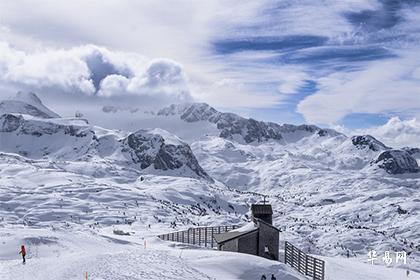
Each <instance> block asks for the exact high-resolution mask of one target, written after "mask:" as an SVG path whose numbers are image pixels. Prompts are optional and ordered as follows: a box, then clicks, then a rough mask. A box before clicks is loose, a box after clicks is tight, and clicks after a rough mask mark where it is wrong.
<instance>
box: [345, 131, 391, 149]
mask: <svg viewBox="0 0 420 280" xmlns="http://www.w3.org/2000/svg"><path fill="white" fill-rule="evenodd" d="M351 142H352V143H353V145H354V146H356V148H358V149H361V150H363V149H366V148H367V149H369V150H372V151H375V152H378V151H383V150H389V149H391V148H390V147H387V146H385V144H383V143H382V142H381V141H379V140H377V139H376V138H375V137H373V136H370V135H356V136H352V137H351Z"/></svg>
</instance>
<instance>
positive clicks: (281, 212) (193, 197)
mask: <svg viewBox="0 0 420 280" xmlns="http://www.w3.org/2000/svg"><path fill="white" fill-rule="evenodd" d="M19 95H20V97H19V98H18V99H19V100H20V101H19V104H20V105H19V106H5V105H4V106H5V107H0V108H3V109H2V110H3V111H1V114H0V182H1V186H0V197H1V203H0V214H1V217H2V219H0V226H6V225H16V224H24V225H37V226H50V225H52V224H55V225H57V226H58V227H65V228H68V227H73V226H75V225H89V226H95V227H105V226H109V225H114V226H115V225H121V224H129V225H144V224H151V225H152V227H154V226H155V225H159V227H160V230H162V231H169V230H172V228H186V227H189V226H192V225H217V224H228V223H241V222H244V221H246V220H247V218H248V216H249V206H250V204H251V203H254V202H256V201H259V200H261V199H262V198H263V196H266V197H268V199H269V201H270V202H271V203H272V204H273V207H274V210H275V218H274V223H275V225H276V226H277V227H279V228H280V229H281V230H282V233H281V239H282V240H289V241H292V242H293V243H295V244H296V245H298V246H299V247H301V248H302V249H304V250H306V251H310V252H311V253H317V254H321V255H327V256H336V255H347V254H349V255H350V256H352V257H355V258H358V259H360V260H362V261H364V260H365V259H366V253H367V251H368V250H369V249H375V250H377V251H378V252H384V251H390V250H393V251H401V250H405V251H406V252H408V253H409V254H410V256H409V259H410V261H411V262H412V263H413V264H414V265H420V252H419V250H420V236H419V234H418V233H419V232H420V219H419V217H420V207H419V205H420V201H419V197H420V172H418V171H419V167H418V163H417V160H419V158H420V153H419V151H418V149H417V148H404V149H401V150H396V149H392V148H391V147H388V146H386V145H384V144H383V143H381V142H380V140H378V139H375V138H374V137H372V136H369V135H359V136H352V137H347V136H346V135H343V134H341V133H338V132H336V131H334V130H331V129H323V128H320V127H317V126H313V125H289V124H275V123H270V122H263V121H257V120H253V119H247V118H243V117H240V116H238V115H235V114H231V113H222V112H219V111H217V110H216V109H214V108H212V107H210V106H209V105H207V104H202V103H197V104H186V105H171V106H169V107H166V108H163V109H162V110H160V111H159V112H158V113H157V114H147V115H148V116H147V118H148V119H147V120H149V121H150V123H148V124H147V123H145V124H144V127H153V128H152V129H140V130H137V131H133V132H130V131H126V132H124V131H117V130H110V129H104V128H100V127H97V126H94V125H91V124H89V122H88V121H87V120H85V119H80V118H60V117H59V116H58V115H57V114H55V113H53V112H52V111H51V110H49V109H47V108H46V107H45V106H43V105H42V102H40V101H39V99H38V98H37V97H36V96H35V95H33V94H31V95H29V96H25V95H24V94H22V93H21V94H19ZM28 98H29V99H28ZM25 100H26V101H25ZM4 102H6V103H4ZM8 102H9V103H8ZM10 102H14V101H10V100H7V101H3V102H2V103H0V104H6V105H7V104H15V103H10ZM34 108H35V109H34ZM40 112H43V113H40ZM0 257H1V255H0ZM419 267H420V266H419Z"/></svg>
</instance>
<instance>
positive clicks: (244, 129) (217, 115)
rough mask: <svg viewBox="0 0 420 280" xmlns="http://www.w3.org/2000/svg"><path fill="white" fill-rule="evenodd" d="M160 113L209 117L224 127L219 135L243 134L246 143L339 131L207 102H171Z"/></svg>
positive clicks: (187, 117) (196, 118)
mask: <svg viewBox="0 0 420 280" xmlns="http://www.w3.org/2000/svg"><path fill="white" fill-rule="evenodd" d="M158 115H159V116H174V115H175V116H176V115H179V117H180V118H181V119H182V120H184V121H186V122H198V121H208V122H210V123H214V124H216V126H217V128H218V129H219V131H220V134H219V136H220V137H222V138H225V139H230V140H238V137H239V138H241V139H242V140H243V141H244V142H245V143H252V142H257V143H259V142H265V141H268V140H277V141H282V142H285V141H286V140H285V139H284V137H283V136H284V135H283V134H287V133H303V134H305V133H307V134H315V133H317V134H318V135H319V136H326V135H332V136H335V135H338V134H339V133H338V132H336V131H334V130H331V129H321V128H319V127H317V126H314V125H300V126H296V125H290V124H284V125H279V124H276V123H272V122H263V121H257V120H254V119H251V118H250V119H246V118H243V117H240V116H238V115H236V114H232V113H221V112H219V111H217V110H216V109H214V108H213V107H211V106H209V105H208V104H205V103H193V104H185V105H170V106H169V107H166V108H163V109H162V110H160V111H159V112H158Z"/></svg>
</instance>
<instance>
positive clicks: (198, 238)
mask: <svg viewBox="0 0 420 280" xmlns="http://www.w3.org/2000/svg"><path fill="white" fill-rule="evenodd" d="M238 227H239V225H230V226H215V227H198V228H189V229H188V230H183V231H176V232H171V233H166V234H160V235H158V237H159V238H160V239H162V240H168V241H174V242H181V243H187V244H194V245H198V246H203V247H210V248H215V247H216V245H217V244H216V242H215V241H214V235H215V234H219V233H224V232H228V231H230V230H233V229H235V228H238Z"/></svg>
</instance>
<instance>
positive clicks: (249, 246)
mask: <svg viewBox="0 0 420 280" xmlns="http://www.w3.org/2000/svg"><path fill="white" fill-rule="evenodd" d="M238 252H240V253H245V254H251V255H257V254H258V231H255V232H253V233H250V234H247V235H244V236H243V237H241V238H239V240H238Z"/></svg>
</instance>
